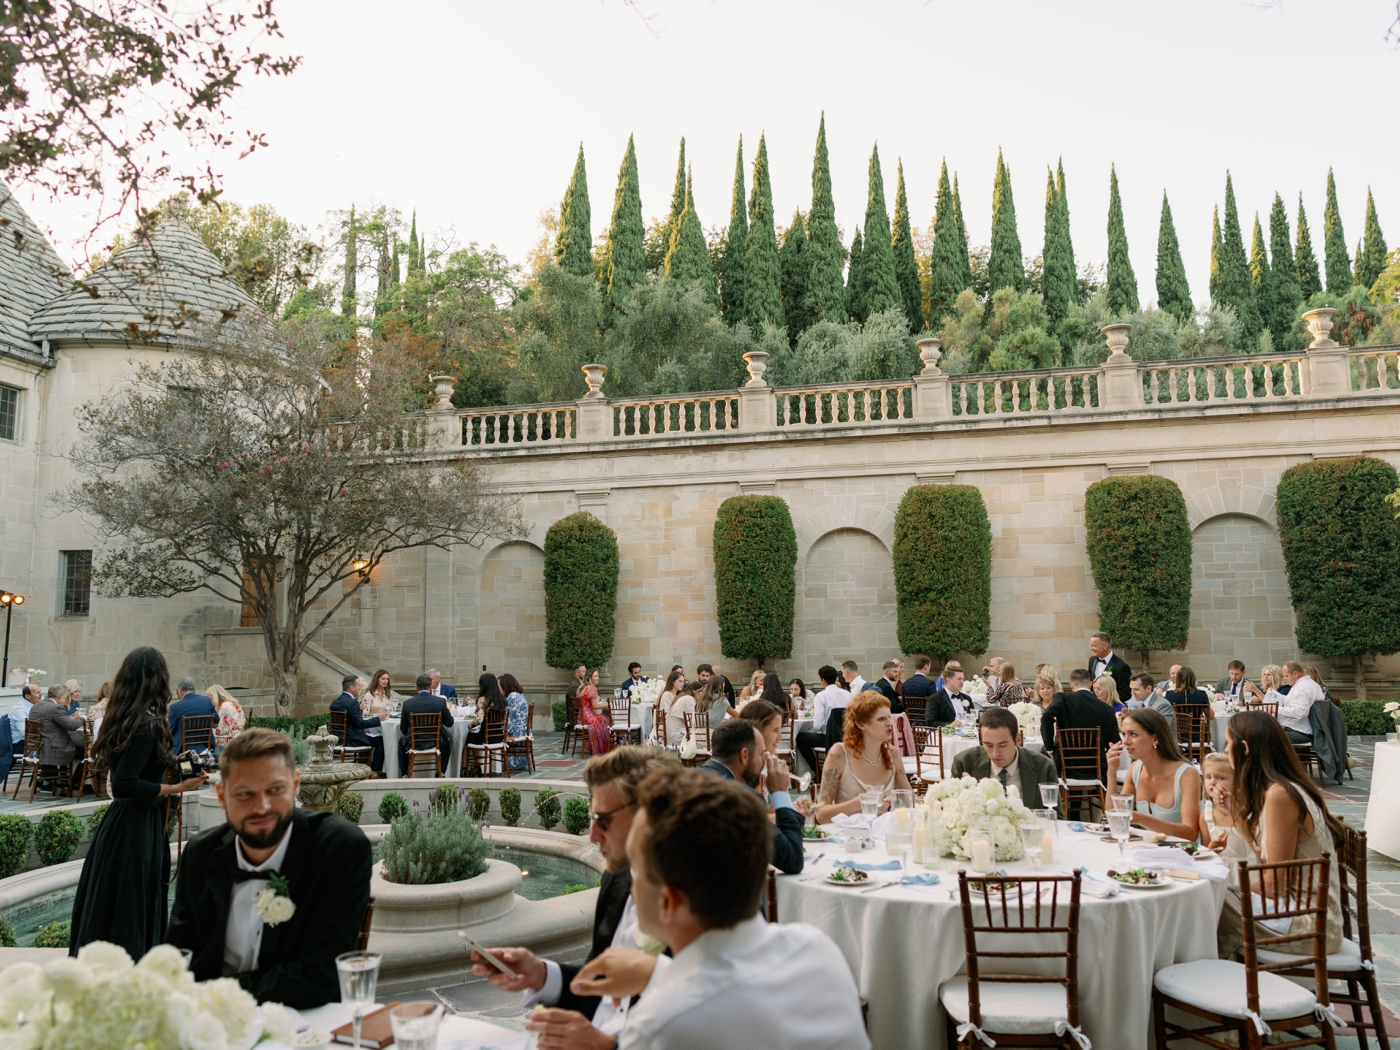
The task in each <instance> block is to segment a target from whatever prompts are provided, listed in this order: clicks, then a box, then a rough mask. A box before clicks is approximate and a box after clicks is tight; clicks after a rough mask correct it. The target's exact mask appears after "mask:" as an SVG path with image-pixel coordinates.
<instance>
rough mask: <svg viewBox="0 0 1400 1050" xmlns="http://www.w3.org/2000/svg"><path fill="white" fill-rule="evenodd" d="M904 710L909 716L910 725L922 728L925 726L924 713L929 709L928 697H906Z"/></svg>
mask: <svg viewBox="0 0 1400 1050" xmlns="http://www.w3.org/2000/svg"><path fill="white" fill-rule="evenodd" d="M901 699H902V700H903V701H904V710H905V711H906V712H908V714H909V723H910V725H915V726H921V725H923V724H924V711H925V710H926V709H927V708H928V697H926V696H905V697H901Z"/></svg>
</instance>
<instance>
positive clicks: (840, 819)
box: [831, 813, 870, 831]
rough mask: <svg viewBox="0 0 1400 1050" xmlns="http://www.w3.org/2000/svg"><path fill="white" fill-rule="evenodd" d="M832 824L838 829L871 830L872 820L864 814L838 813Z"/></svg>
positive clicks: (832, 819)
mask: <svg viewBox="0 0 1400 1050" xmlns="http://www.w3.org/2000/svg"><path fill="white" fill-rule="evenodd" d="M831 822H832V823H833V824H835V825H836V826H837V827H838V828H849V829H851V830H852V831H856V830H859V831H869V830H870V818H869V817H867V816H866V815H865V814H864V813H838V814H836V816H834V817H832V818H831Z"/></svg>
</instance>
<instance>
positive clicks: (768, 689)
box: [749, 672, 797, 720]
mask: <svg viewBox="0 0 1400 1050" xmlns="http://www.w3.org/2000/svg"><path fill="white" fill-rule="evenodd" d="M757 700H763V701H764V702H766V703H769V704H772V705H773V706H774V707H776V708H777V709H778V710H779V711H781V712H782V713H783V719H784V720H786V719H789V718H796V717H797V701H796V700H794V699H793V698H792V694H791V693H789V692H788V691H787V690H786V689H784V688H783V680H782V678H780V677H779V676H778V675H775V674H773V673H772V672H769V673H768V674H766V675H764V676H763V689H762V691H761V692H760V693H759V694H758V695H757V696H751V697H749V702H750V703H753V702H755V701H757Z"/></svg>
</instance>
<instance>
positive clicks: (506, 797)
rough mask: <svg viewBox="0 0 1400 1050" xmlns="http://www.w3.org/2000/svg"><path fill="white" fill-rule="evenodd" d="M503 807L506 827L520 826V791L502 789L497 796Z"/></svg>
mask: <svg viewBox="0 0 1400 1050" xmlns="http://www.w3.org/2000/svg"><path fill="white" fill-rule="evenodd" d="M497 798H498V800H499V802H500V806H501V819H502V820H503V821H505V823H506V827H508V828H514V827H519V826H520V789H519V788H513V787H507V788H501V791H500V794H499V795H498V796H497Z"/></svg>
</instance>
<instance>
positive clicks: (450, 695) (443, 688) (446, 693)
mask: <svg viewBox="0 0 1400 1050" xmlns="http://www.w3.org/2000/svg"><path fill="white" fill-rule="evenodd" d="M428 677H429V678H431V679H432V680H433V686H432V689H430V690H429V692H431V693H432V694H433V695H434V696H440V697H442V698H443V699H444V700H451V701H452V702H453V703H454V704H455V703H456V702H457V689H456V687H454V686H450V685H443V684H442V675H441V674H439V673H438V670H437V668H436V667H433V668H430V669H429V670H428ZM447 724H448V725H451V724H452V723H451V722H448V723H447Z"/></svg>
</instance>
